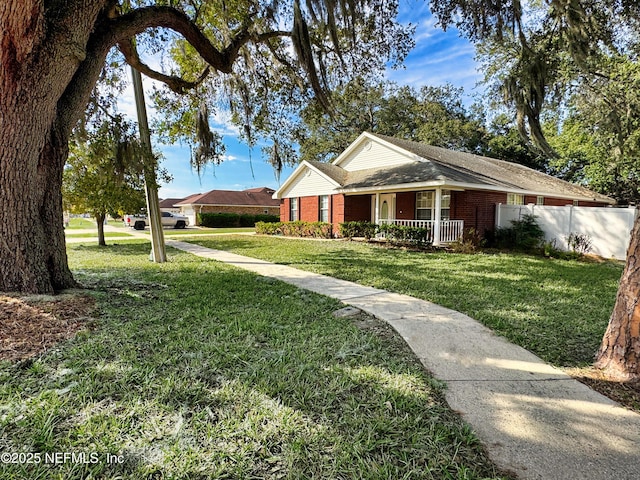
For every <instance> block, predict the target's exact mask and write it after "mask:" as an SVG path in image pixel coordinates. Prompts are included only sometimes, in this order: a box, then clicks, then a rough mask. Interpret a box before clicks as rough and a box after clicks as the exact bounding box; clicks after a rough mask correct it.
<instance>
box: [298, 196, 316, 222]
mask: <svg viewBox="0 0 640 480" xmlns="http://www.w3.org/2000/svg"><path fill="white" fill-rule="evenodd" d="M319 206H320V200H319V199H318V197H300V200H298V208H299V212H298V215H299V216H300V220H302V221H303V222H317V221H318V216H319V210H318V209H319Z"/></svg>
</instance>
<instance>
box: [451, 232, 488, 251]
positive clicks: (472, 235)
mask: <svg viewBox="0 0 640 480" xmlns="http://www.w3.org/2000/svg"><path fill="white" fill-rule="evenodd" d="M486 244H487V240H486V239H485V238H483V237H482V235H480V232H478V231H477V230H476V229H475V228H467V229H465V230H464V231H463V232H462V237H460V238H459V239H458V240H456V241H455V242H451V243H450V244H449V249H450V250H451V251H453V252H456V253H474V252H476V251H478V249H479V248H481V247H484V246H485V245H486Z"/></svg>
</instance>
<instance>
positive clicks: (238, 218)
mask: <svg viewBox="0 0 640 480" xmlns="http://www.w3.org/2000/svg"><path fill="white" fill-rule="evenodd" d="M278 220H280V217H278V216H277V215H264V214H258V215H250V214H246V213H243V214H238V213H198V225H202V226H203V227H214V228H215V227H253V226H254V225H255V224H256V223H257V222H277V221H278Z"/></svg>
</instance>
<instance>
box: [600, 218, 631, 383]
mask: <svg viewBox="0 0 640 480" xmlns="http://www.w3.org/2000/svg"><path fill="white" fill-rule="evenodd" d="M595 366H596V367H597V368H601V369H603V370H604V371H605V373H607V375H608V376H609V377H611V378H614V379H619V380H631V379H637V378H640V217H638V218H637V219H636V222H635V225H634V227H633V232H632V233H631V241H630V244H629V250H628V251H627V263H626V265H625V268H624V271H623V273H622V278H621V279H620V286H619V287H618V296H617V297H616V303H615V305H614V307H613V313H612V314H611V318H610V319H609V326H608V327H607V330H606V332H605V334H604V338H603V339H602V344H601V345H600V349H599V351H598V354H597V355H596V362H595Z"/></svg>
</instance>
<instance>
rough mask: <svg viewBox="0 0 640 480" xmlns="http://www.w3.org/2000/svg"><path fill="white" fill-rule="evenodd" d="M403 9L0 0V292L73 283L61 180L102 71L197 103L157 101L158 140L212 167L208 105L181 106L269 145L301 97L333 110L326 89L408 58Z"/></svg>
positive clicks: (244, 1)
mask: <svg viewBox="0 0 640 480" xmlns="http://www.w3.org/2000/svg"><path fill="white" fill-rule="evenodd" d="M397 8H398V4H397V2H396V1H395V0H338V1H334V0H308V1H306V2H300V1H299V0H292V1H287V2H281V1H279V0H278V1H273V0H232V1H219V0H157V1H154V0H8V1H4V2H0V27H1V31H2V37H0V65H2V69H0V164H1V165H2V171H1V172H0V203H2V204H3V205H11V206H12V208H8V209H3V210H1V211H0V238H2V239H3V242H0V270H2V271H3V276H2V277H1V278H0V290H4V291H26V292H51V291H53V290H58V289H63V288H67V287H72V286H74V285H75V282H74V280H73V277H72V275H71V272H70V271H69V268H68V265H67V260H66V253H65V244H64V231H63V229H62V199H61V198H62V196H61V189H62V173H63V167H64V164H65V162H66V159H67V156H68V142H69V139H70V135H71V131H72V129H73V128H74V126H75V125H76V123H77V122H78V120H79V119H80V118H81V117H82V116H83V112H84V110H85V108H86V106H87V104H88V102H89V99H90V96H91V92H92V91H93V89H94V86H95V85H96V83H97V82H98V81H99V80H100V79H101V76H102V78H105V76H104V73H103V72H104V68H105V66H106V65H108V66H110V67H111V66H113V65H115V64H118V63H120V64H122V63H123V62H126V63H128V64H129V65H132V66H133V67H134V68H136V69H137V70H139V71H140V72H141V73H142V74H144V75H146V76H147V77H150V78H153V79H155V80H158V81H160V82H163V83H164V84H166V85H167V86H168V88H169V89H170V90H171V91H172V92H174V93H176V94H183V93H185V92H187V91H190V92H192V93H193V94H194V95H193V96H192V97H190V99H189V100H188V101H185V102H183V101H181V99H182V98H183V97H178V99H177V100H175V101H173V100H171V98H170V97H168V96H167V94H166V93H158V95H159V96H165V98H168V99H169V100H168V103H166V104H165V106H166V108H165V109H164V111H163V114H166V115H167V116H168V118H169V123H171V122H173V120H179V121H180V122H179V123H181V125H180V126H179V127H176V128H173V127H172V126H171V125H169V124H168V125H167V128H166V129H164V130H163V131H164V132H166V133H167V134H168V135H175V136H176V137H180V138H182V139H183V140H186V141H187V142H189V143H191V144H193V145H194V147H195V146H196V140H197V139H201V140H204V141H203V142H201V144H200V147H201V149H200V150H197V151H195V154H194V162H195V164H196V165H197V164H198V163H202V162H208V161H216V160H217V159H219V155H220V149H219V148H217V142H216V138H217V137H216V136H215V135H212V134H210V133H208V132H207V131H206V129H207V127H208V122H207V121H205V120H206V118H205V117H206V112H207V110H205V109H200V108H187V107H200V105H201V104H203V103H204V104H206V105H207V107H208V108H209V110H208V111H209V112H211V111H212V109H213V107H214V106H215V105H216V103H215V101H214V100H218V101H226V102H227V104H228V105H229V107H230V108H231V110H232V111H233V112H234V115H235V118H236V119H237V121H238V123H240V124H241V125H242V131H243V132H244V134H245V135H246V137H247V139H248V140H249V141H250V142H251V141H252V140H253V138H254V136H253V135H254V134H253V132H254V131H255V132H259V131H263V132H267V133H268V132H271V133H272V134H273V136H274V137H275V134H276V133H277V132H278V129H279V124H280V122H281V121H283V119H286V118H287V115H289V114H290V112H291V111H292V110H291V109H295V108H296V107H297V106H299V105H300V104H301V103H300V102H302V101H304V99H306V98H309V97H311V96H314V97H315V98H317V99H318V101H319V102H321V103H322V104H323V105H324V106H325V108H328V109H330V107H331V105H330V101H329V98H328V95H327V94H326V92H327V90H328V89H329V87H330V86H332V84H334V83H335V82H340V81H342V80H341V79H348V78H350V77H351V76H353V75H354V73H355V72H358V73H362V72H367V71H373V70H375V69H378V68H381V67H382V66H384V65H386V63H387V62H392V63H394V62H399V61H401V60H402V59H403V57H404V55H406V52H407V51H408V50H409V49H410V48H411V46H412V41H411V38H410V36H411V31H412V29H411V27H410V26H403V25H400V24H398V23H397V22H396V19H395V18H396V13H397ZM114 51H117V52H118V54H117V55H116V56H115V57H110V56H109V55H110V54H112V53H113V52H114ZM169 54H171V55H169ZM196 54H197V55H196ZM108 58H109V61H108V62H107V59H108ZM106 77H107V78H108V75H106ZM189 102H190V103H189ZM198 111H200V112H202V115H201V121H198V114H197V112H198ZM214 113H215V112H214ZM197 125H199V126H200V127H204V128H202V129H200V130H201V131H196V126H197ZM172 128H173V129H172ZM275 151H282V152H285V151H286V149H285V148H282V149H277V150H275ZM276 157H277V156H276ZM280 158H282V157H280ZM285 158H286V157H285Z"/></svg>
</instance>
